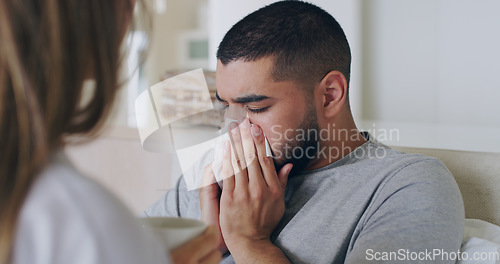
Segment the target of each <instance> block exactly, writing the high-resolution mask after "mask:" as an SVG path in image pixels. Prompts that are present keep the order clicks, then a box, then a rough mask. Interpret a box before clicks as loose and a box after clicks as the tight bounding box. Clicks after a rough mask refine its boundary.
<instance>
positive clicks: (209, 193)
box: [198, 164, 227, 254]
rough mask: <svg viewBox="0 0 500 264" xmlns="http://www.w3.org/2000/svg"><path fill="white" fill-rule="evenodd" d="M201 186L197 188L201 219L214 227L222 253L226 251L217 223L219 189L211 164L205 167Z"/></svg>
mask: <svg viewBox="0 0 500 264" xmlns="http://www.w3.org/2000/svg"><path fill="white" fill-rule="evenodd" d="M202 186H204V187H202V188H200V189H199V190H198V193H199V195H200V209H201V220H202V221H203V222H205V223H207V224H208V225H212V226H214V227H216V231H217V235H218V236H219V245H218V248H219V250H220V252H221V253H222V254H224V253H226V252H227V247H226V244H225V243H224V238H223V237H222V233H221V230H220V225H219V212H220V210H219V199H220V193H221V190H220V188H219V185H218V184H217V182H216V181H215V175H214V172H213V170H212V164H209V165H207V166H206V167H205V171H204V174H203V185H202Z"/></svg>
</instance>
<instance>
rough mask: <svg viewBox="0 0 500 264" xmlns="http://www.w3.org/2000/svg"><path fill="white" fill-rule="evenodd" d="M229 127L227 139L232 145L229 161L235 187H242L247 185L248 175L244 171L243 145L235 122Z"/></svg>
mask: <svg viewBox="0 0 500 264" xmlns="http://www.w3.org/2000/svg"><path fill="white" fill-rule="evenodd" d="M229 127H230V129H231V131H230V133H229V139H230V140H231V145H232V146H233V149H232V151H231V163H232V165H233V171H234V177H235V187H237V186H240V187H243V188H244V187H245V186H247V185H248V175H247V171H246V162H245V155H244V151H243V145H242V142H241V133H240V128H239V127H238V123H236V122H232V123H231V124H230V125H229Z"/></svg>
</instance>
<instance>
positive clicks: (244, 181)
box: [220, 118, 292, 263]
mask: <svg viewBox="0 0 500 264" xmlns="http://www.w3.org/2000/svg"><path fill="white" fill-rule="evenodd" d="M230 138H231V143H232V144H230V143H229V142H226V143H225V145H224V159H223V162H222V173H223V179H224V180H223V186H224V188H223V190H222V194H221V198H220V227H221V231H222V235H223V237H224V240H225V242H226V245H227V247H228V249H229V251H230V252H231V254H232V255H233V257H234V259H235V261H236V262H241V261H242V262H249V261H250V260H251V259H252V260H257V258H260V259H259V260H273V263H277V261H279V260H282V262H288V260H287V259H286V257H285V256H284V254H283V253H282V252H281V251H280V250H279V248H277V247H276V246H274V245H273V244H272V243H271V240H270V236H271V233H272V232H273V231H274V229H275V228H276V226H277V225H278V223H279V221H280V220H281V218H282V217H283V214H284V212H285V198H284V196H285V187H286V183H287V180H288V174H289V173H290V171H291V169H292V164H287V165H285V166H283V168H282V169H281V170H280V172H279V173H278V174H277V173H276V169H275V167H274V163H273V160H272V158H271V157H267V156H266V147H265V143H264V135H263V132H262V129H261V128H260V127H259V126H257V125H253V127H250V123H249V120H248V119H247V118H246V119H245V120H244V121H243V122H241V124H240V126H239V128H238V126H237V125H236V123H232V124H231V132H230ZM230 145H232V147H233V148H232V150H231V146H230ZM232 175H234V177H231V176H232ZM266 254H267V255H268V256H267V257H270V258H261V257H266V256H265V255H266ZM269 254H271V255H269Z"/></svg>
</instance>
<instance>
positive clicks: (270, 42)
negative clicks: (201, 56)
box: [217, 1, 351, 87]
mask: <svg viewBox="0 0 500 264" xmlns="http://www.w3.org/2000/svg"><path fill="white" fill-rule="evenodd" d="M263 57H271V58H273V59H274V60H275V65H274V69H273V72H272V76H273V78H274V79H275V80H276V81H284V80H296V81H299V82H301V83H302V84H304V85H306V86H307V87H311V85H312V84H316V83H317V82H319V81H320V80H321V79H322V78H323V77H324V76H325V75H326V74H327V73H328V72H330V71H334V70H336V71H340V72H341V73H342V74H344V76H345V78H346V79H347V83H349V77H350V71H351V51H350V48H349V43H348V42H347V38H346V36H345V34H344V31H343V30H342V28H341V27H340V25H339V23H338V22H337V21H336V20H335V18H333V17H332V16H331V15H330V14H328V13H327V12H326V11H325V10H323V9H321V8H319V7H317V6H315V5H313V4H310V3H306V2H302V1H281V2H276V3H273V4H271V5H268V6H266V7H263V8H261V9H259V10H257V11H255V12H253V13H251V14H249V15H247V16H246V17H245V18H243V19H242V20H240V21H239V22H238V23H236V24H235V25H234V26H233V27H232V28H231V29H230V30H229V31H228V32H227V33H226V35H225V36H224V39H223V40H222V42H221V43H220V45H219V49H218V50H217V58H218V59H219V60H220V61H221V62H222V64H224V65H226V64H228V63H230V62H233V61H238V60H243V61H255V60H257V59H260V58H263Z"/></svg>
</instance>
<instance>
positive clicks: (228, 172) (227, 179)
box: [222, 141, 234, 193]
mask: <svg viewBox="0 0 500 264" xmlns="http://www.w3.org/2000/svg"><path fill="white" fill-rule="evenodd" d="M231 152H232V151H231V143H229V141H226V142H224V153H223V154H222V157H223V158H222V186H223V188H222V192H226V193H227V192H230V193H232V192H233V190H234V171H233V165H232V164H231Z"/></svg>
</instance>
